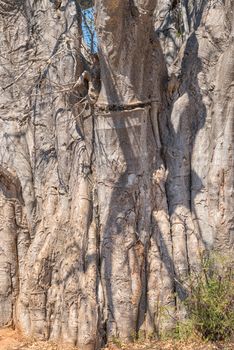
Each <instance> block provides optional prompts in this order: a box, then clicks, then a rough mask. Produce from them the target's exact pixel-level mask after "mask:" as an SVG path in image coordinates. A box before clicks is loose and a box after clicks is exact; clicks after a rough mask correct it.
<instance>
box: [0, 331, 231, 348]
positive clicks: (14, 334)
mask: <svg viewBox="0 0 234 350" xmlns="http://www.w3.org/2000/svg"><path fill="white" fill-rule="evenodd" d="M77 349H78V348H75V347H72V346H69V345H65V344H55V343H51V342H42V341H36V340H33V339H28V338H25V337H23V336H22V334H20V333H19V332H18V331H15V330H12V329H10V328H5V329H0V350H77ZM120 349H122V350H233V349H234V343H233V342H230V343H215V344H214V343H204V342H199V341H189V342H179V341H174V340H173V341H172V340H167V341H160V342H159V341H144V342H136V343H134V344H131V345H130V344H127V345H124V344H123V345H121V346H118V345H116V344H110V345H109V346H108V347H106V348H104V349H103V350H120Z"/></svg>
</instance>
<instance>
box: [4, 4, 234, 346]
mask: <svg viewBox="0 0 234 350" xmlns="http://www.w3.org/2000/svg"><path fill="white" fill-rule="evenodd" d="M55 5H56V4H55V2H52V1H48V0H41V1H35V0H25V1H23V0H22V1H20V0H18V1H16V0H15V1H14V2H13V1H8V0H4V1H3V0H0V28H1V29H0V30H1V42H0V77H1V79H0V87H1V90H0V125H1V128H0V154H1V158H0V162H1V163H0V263H1V265H0V326H5V325H10V324H11V325H14V326H16V327H19V328H21V329H22V330H23V331H24V332H25V333H26V334H28V335H33V336H36V337H38V338H41V339H53V340H57V341H64V342H68V343H72V344H74V345H78V346H80V347H81V349H84V350H95V349H99V348H100V346H101V345H103V344H105V342H107V341H108V340H111V339H112V338H113V337H118V338H120V339H123V340H131V339H133V338H134V337H135V336H136V335H137V334H139V332H141V333H142V334H144V335H145V336H148V335H152V334H154V335H158V334H160V332H161V331H163V330H167V329H170V328H171V327H173V325H174V324H175V321H176V319H177V318H183V317H185V316H186V310H184V308H183V303H181V301H183V300H184V298H185V297H186V293H187V291H186V283H185V282H186V278H187V276H188V274H189V273H190V272H191V271H193V270H198V269H199V267H200V259H201V255H202V253H203V252H204V251H211V250H218V251H220V252H222V253H223V254H232V252H233V243H234V239H233V228H234V216H233V204H234V203H233V178H234V177H233V169H234V162H233V144H234V136H233V135H234V132H233V130H234V124H233V99H232V97H233V75H234V73H233V60H232V57H233V23H234V21H233V18H232V16H233V11H232V10H233V6H234V5H233V1H232V0H227V1H225V4H223V3H221V2H215V3H209V2H205V4H204V3H203V2H202V3H201V1H194V8H193V9H192V10H193V12H192V15H191V16H192V17H191V18H192V20H191V23H193V26H191V28H192V29H193V28H194V29H196V31H192V32H190V33H189V35H188V38H187V40H186V41H185V42H184V43H181V48H180V47H177V49H176V50H177V51H175V52H174V53H173V55H175V56H176V60H175V61H174V63H173V64H172V65H170V67H169V72H170V76H168V67H167V63H171V61H170V60H168V59H167V51H166V50H162V49H161V45H160V41H159V39H158V37H157V33H158V27H157V26H158V18H157V17H156V14H157V13H161V7H160V6H163V4H162V2H161V1H158V2H157V1H156V0H131V1H121V0H99V1H96V30H97V35H98V44H99V52H98V57H99V63H97V62H96V61H95V59H96V58H95V57H94V56H92V55H91V56H87V54H86V53H85V48H84V45H83V43H82V30H81V12H80V11H81V9H80V4H79V1H69V0H66V1H65V0H64V1H62V2H61V4H60V6H59V7H58V6H55ZM164 5H165V4H164ZM85 6H89V5H87V2H85ZM189 6H190V7H189V9H191V4H190V2H189ZM189 11H190V10H189ZM164 13H165V12H164ZM190 14H191V11H190V12H188V13H187V15H188V16H189V15H190ZM165 16H166V14H165ZM155 26H156V28H155ZM192 29H191V30H192ZM168 35H169V34H168ZM168 40H171V39H170V38H169V39H168ZM91 60H93V62H94V61H95V62H96V63H95V64H98V65H100V77H101V88H100V89H99V82H98V79H99V73H98V72H99V68H98V67H96V70H95V69H94V66H95V65H94V64H93V65H92V67H90V65H91ZM85 70H87V71H88V72H90V74H85V75H83V77H84V76H86V75H87V76H90V77H91V78H90V79H92V82H91V81H88V80H85V79H84V78H83V79H79V77H80V76H81V74H82V72H84V71H85ZM94 78H95V79H96V80H95V79H94ZM93 79H94V81H93ZM81 83H82V84H81ZM91 84H92V85H91ZM88 85H89V86H88ZM93 90H95V91H94V92H95V96H96V97H95V101H94V100H92V99H90V97H89V93H90V91H91V93H92V92H93ZM99 90H100V91H99ZM93 102H95V103H93Z"/></svg>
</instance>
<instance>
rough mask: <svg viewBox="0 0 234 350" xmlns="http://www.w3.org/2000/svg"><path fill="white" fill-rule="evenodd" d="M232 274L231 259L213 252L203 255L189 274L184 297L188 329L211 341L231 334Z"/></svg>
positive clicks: (233, 307)
mask: <svg viewBox="0 0 234 350" xmlns="http://www.w3.org/2000/svg"><path fill="white" fill-rule="evenodd" d="M233 277H234V272H233V261H231V260H229V259H225V258H222V257H220V256H218V255H215V254H213V255H211V256H210V257H209V258H203V259H202V269H201V271H200V272H199V273H198V274H194V275H192V274H191V279H190V293H189V296H188V298H187V299H186V301H185V305H186V307H187V310H188V316H189V320H188V322H189V323H187V325H189V329H190V331H192V330H193V332H195V333H198V334H200V335H201V337H202V338H203V339H207V340H211V341H216V340H226V339H228V338H230V337H231V336H232V335H233V334H234V279H233ZM179 327H180V328H181V327H182V324H181V325H179Z"/></svg>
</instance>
